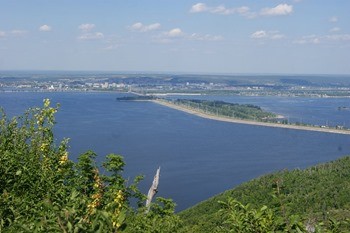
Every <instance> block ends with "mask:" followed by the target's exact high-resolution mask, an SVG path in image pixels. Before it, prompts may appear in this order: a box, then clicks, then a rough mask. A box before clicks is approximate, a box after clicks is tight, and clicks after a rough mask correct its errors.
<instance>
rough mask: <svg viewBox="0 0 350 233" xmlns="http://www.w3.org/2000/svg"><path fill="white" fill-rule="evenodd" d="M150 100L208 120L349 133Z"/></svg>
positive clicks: (348, 132) (347, 132)
mask: <svg viewBox="0 0 350 233" xmlns="http://www.w3.org/2000/svg"><path fill="white" fill-rule="evenodd" d="M151 101H152V102H153V103H156V104H160V105H163V106H166V107H169V108H172V109H176V110H179V111H182V112H186V113H189V114H192V115H196V116H199V117H202V118H206V119H210V120H216V121H223V122H229V123H236V124H246V125H256V126H264V127H276V128H285V129H295V130H307V131H316V132H323V133H335V134H348V135H350V130H342V129H331V128H321V127H316V126H303V125H289V124H279V123H270V122H259V121H250V120H241V119H235V118H228V117H224V116H216V115H211V114H208V113H203V112H201V111H198V110H196V109H193V108H187V107H185V106H180V105H176V104H173V103H171V102H168V101H164V100H159V99H158V100H151Z"/></svg>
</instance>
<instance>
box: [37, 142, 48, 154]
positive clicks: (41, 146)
mask: <svg viewBox="0 0 350 233" xmlns="http://www.w3.org/2000/svg"><path fill="white" fill-rule="evenodd" d="M39 149H40V151H41V152H45V151H47V150H48V149H49V144H48V143H43V144H41V145H40V148H39Z"/></svg>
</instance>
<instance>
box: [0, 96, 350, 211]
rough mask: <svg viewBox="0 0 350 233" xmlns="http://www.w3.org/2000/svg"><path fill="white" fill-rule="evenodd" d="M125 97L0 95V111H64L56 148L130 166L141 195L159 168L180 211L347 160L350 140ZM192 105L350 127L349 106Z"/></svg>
mask: <svg viewBox="0 0 350 233" xmlns="http://www.w3.org/2000/svg"><path fill="white" fill-rule="evenodd" d="M120 95H121V94H117V93H34V92H33V93H30V92H18V93H14V92H7V93H4V92H1V93H0V106H1V107H3V108H5V110H6V112H7V113H8V115H9V116H13V115H18V114H21V113H22V112H23V111H24V110H25V109H27V108H29V107H33V106H41V105H42V100H43V99H44V98H50V99H51V101H52V102H53V103H60V104H61V107H60V111H59V112H58V113H57V118H56V120H57V122H58V123H57V125H56V127H55V133H56V137H57V140H60V139H62V138H63V137H68V138H70V149H69V150H70V156H71V158H72V159H73V160H75V159H76V158H77V156H78V155H79V154H80V153H83V152H85V151H86V150H89V149H91V150H93V151H95V152H96V153H97V154H98V158H97V159H98V162H99V163H101V162H102V161H103V159H104V156H105V155H107V154H109V153H117V154H121V155H123V156H124V158H125V161H126V163H127V165H126V167H125V171H124V176H125V177H130V179H133V177H134V176H135V175H138V174H143V175H145V180H144V181H143V182H141V184H140V188H141V190H142V191H143V192H144V193H147V191H148V188H149V186H150V185H151V183H152V179H153V176H154V174H155V171H156V169H157V168H158V166H161V178H160V184H159V193H158V194H157V195H159V196H162V197H166V198H172V199H174V201H175V202H176V203H177V210H178V211H179V210H182V209H185V208H187V207H190V206H191V205H194V204H196V203H198V202H200V201H202V200H205V199H207V198H209V197H211V196H213V195H215V194H218V193H220V192H223V191H225V190H227V189H230V188H233V187H235V186H237V185H238V184H240V183H242V182H245V181H248V180H250V179H253V178H256V177H258V176H261V175H263V174H266V173H269V172H273V171H277V170H282V169H293V168H305V167H308V166H311V165H315V164H317V163H322V162H326V161H330V160H333V159H337V158H339V157H341V156H343V155H349V154H350V135H338V134H328V133H320V132H311V131H299V130H291V129H281V128H269V127H261V126H252V125H242V124H233V123H226V122H219V121H213V120H209V119H204V118H200V117H197V116H194V115H190V114H188V113H184V112H180V111H177V110H174V109H170V108H167V107H164V106H161V105H157V104H155V103H152V102H118V101H116V97H119V96H120ZM182 98H184V97H182ZM188 98H194V97H193V96H192V97H188ZM195 98H205V99H212V100H224V101H228V102H232V103H249V104H255V105H259V106H261V107H263V108H264V109H266V110H269V111H273V112H275V113H278V114H281V115H284V116H285V117H288V118H289V119H290V120H291V121H293V120H294V121H302V122H305V123H312V124H320V125H325V124H329V125H345V126H347V127H350V110H349V107H350V100H349V99H346V98H337V99H335V98H332V99H312V98H285V97H236V96H196V97H195ZM338 107H346V108H343V109H342V110H339V109H338Z"/></svg>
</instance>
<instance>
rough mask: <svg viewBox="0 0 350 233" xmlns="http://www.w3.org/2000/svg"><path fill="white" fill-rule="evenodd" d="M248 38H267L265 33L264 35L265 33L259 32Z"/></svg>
mask: <svg viewBox="0 0 350 233" xmlns="http://www.w3.org/2000/svg"><path fill="white" fill-rule="evenodd" d="M250 37H251V38H253V39H261V38H266V37H267V33H266V31H263V30H260V31H256V32H254V33H253V34H252V35H251V36H250Z"/></svg>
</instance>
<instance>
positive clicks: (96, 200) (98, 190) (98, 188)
mask: <svg viewBox="0 0 350 233" xmlns="http://www.w3.org/2000/svg"><path fill="white" fill-rule="evenodd" d="M94 173H95V175H94V185H93V188H94V191H95V192H94V194H92V195H91V199H92V201H91V203H89V204H88V209H89V213H93V212H94V211H95V209H96V208H97V207H99V206H100V205H101V200H102V197H103V183H102V180H101V178H100V176H99V173H98V170H97V169H96V170H95V171H94Z"/></svg>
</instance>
